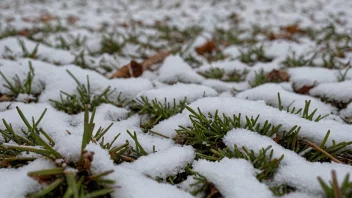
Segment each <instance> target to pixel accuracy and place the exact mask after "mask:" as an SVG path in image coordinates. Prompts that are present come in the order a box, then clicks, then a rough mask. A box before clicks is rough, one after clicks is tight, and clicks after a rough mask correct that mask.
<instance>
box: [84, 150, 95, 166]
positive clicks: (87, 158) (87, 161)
mask: <svg viewBox="0 0 352 198" xmlns="http://www.w3.org/2000/svg"><path fill="white" fill-rule="evenodd" d="M93 156H94V152H90V151H89V152H88V151H83V168H84V169H90V167H91V166H92V161H93Z"/></svg>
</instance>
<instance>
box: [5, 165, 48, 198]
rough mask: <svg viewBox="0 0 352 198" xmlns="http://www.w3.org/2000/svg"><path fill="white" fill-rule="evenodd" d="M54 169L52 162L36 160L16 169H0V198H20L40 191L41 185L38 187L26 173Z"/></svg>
mask: <svg viewBox="0 0 352 198" xmlns="http://www.w3.org/2000/svg"><path fill="white" fill-rule="evenodd" d="M54 167H55V166H54V163H53V162H51V161H49V160H44V159H38V160H35V161H33V162H32V163H30V164H28V165H26V166H23V167H21V168H18V169H0V175H1V177H0V183H1V188H0V189H1V196H4V197H13V198H22V197H25V196H26V195H27V194H28V193H31V192H36V191H38V190H40V189H41V187H43V185H38V182H37V181H35V180H34V179H32V178H30V177H28V176H27V173H28V172H31V171H37V170H42V169H49V168H54Z"/></svg>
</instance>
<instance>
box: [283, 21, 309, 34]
mask: <svg viewBox="0 0 352 198" xmlns="http://www.w3.org/2000/svg"><path fill="white" fill-rule="evenodd" d="M281 30H284V31H286V32H288V33H290V34H295V33H305V31H304V30H302V29H301V28H299V27H298V24H297V23H296V24H292V25H288V26H285V27H281Z"/></svg>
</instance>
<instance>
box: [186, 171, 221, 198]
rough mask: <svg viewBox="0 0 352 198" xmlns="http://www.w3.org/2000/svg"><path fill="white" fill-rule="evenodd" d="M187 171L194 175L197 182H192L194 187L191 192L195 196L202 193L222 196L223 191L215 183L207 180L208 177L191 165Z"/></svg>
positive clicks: (206, 195)
mask: <svg viewBox="0 0 352 198" xmlns="http://www.w3.org/2000/svg"><path fill="white" fill-rule="evenodd" d="M186 173H187V174H188V175H192V176H193V179H194V180H196V182H194V183H192V184H190V187H191V188H192V189H193V191H191V192H190V193H191V194H192V195H194V196H197V195H202V197H222V195H221V193H220V192H219V191H218V190H217V189H216V187H215V185H214V184H213V183H211V182H209V181H208V180H207V178H206V177H204V176H203V175H201V174H200V173H198V172H196V171H194V170H192V169H191V167H190V166H188V167H186Z"/></svg>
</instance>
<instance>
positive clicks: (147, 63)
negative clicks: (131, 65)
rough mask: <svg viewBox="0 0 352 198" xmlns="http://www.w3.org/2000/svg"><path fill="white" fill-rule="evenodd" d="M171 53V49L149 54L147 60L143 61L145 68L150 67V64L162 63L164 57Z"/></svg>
mask: <svg viewBox="0 0 352 198" xmlns="http://www.w3.org/2000/svg"><path fill="white" fill-rule="evenodd" d="M169 55H170V52H169V51H161V52H159V53H157V54H155V55H153V56H149V57H148V58H147V59H146V60H145V61H143V63H142V66H143V70H146V69H148V68H149V67H150V66H152V65H154V64H157V63H161V62H163V61H164V59H165V58H166V57H167V56H169Z"/></svg>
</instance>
